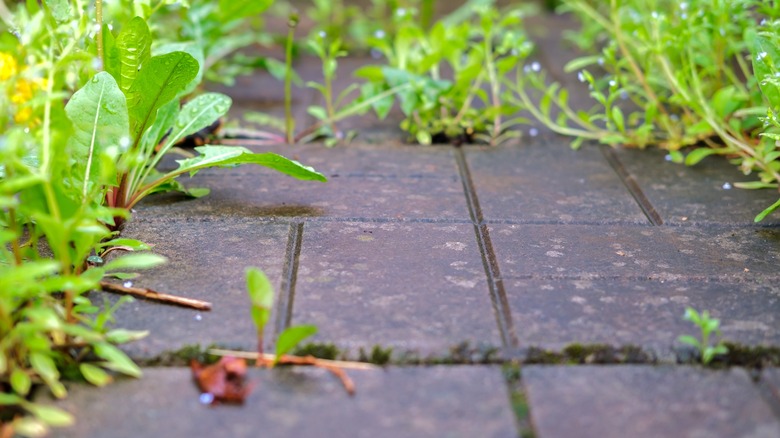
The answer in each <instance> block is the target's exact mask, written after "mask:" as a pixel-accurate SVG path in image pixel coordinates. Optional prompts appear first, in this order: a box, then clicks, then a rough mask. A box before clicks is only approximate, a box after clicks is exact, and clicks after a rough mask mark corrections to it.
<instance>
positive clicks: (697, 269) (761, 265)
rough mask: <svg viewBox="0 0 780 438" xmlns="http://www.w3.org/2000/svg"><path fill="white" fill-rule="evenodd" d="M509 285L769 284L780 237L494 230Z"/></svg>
mask: <svg viewBox="0 0 780 438" xmlns="http://www.w3.org/2000/svg"><path fill="white" fill-rule="evenodd" d="M490 234H491V238H492V240H493V246H494V248H495V251H496V254H497V258H498V261H499V265H500V269H501V275H502V276H503V277H505V278H532V277H533V278H566V279H596V278H623V279H658V280H682V279H696V280H718V281H728V282H734V281H756V282H763V281H768V280H767V278H775V277H776V275H777V260H780V245H778V242H779V241H780V230H778V229H776V228H727V227H718V228H692V227H690V228H689V227H649V226H648V227H636V226H616V225H614V226H613V225H610V226H588V225H570V226H565V227H562V226H555V225H492V226H491V227H490Z"/></svg>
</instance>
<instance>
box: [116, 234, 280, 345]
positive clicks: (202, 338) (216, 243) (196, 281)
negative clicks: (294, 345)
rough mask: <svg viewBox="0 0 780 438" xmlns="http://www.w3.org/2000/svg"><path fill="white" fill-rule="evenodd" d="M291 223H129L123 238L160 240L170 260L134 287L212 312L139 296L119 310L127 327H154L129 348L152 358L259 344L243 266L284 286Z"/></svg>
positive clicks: (159, 248)
mask: <svg viewBox="0 0 780 438" xmlns="http://www.w3.org/2000/svg"><path fill="white" fill-rule="evenodd" d="M288 235H289V226H287V225H270V224H257V223H251V222H245V223H242V222H225V221H222V222H199V223H183V222H176V221H169V222H161V223H146V222H138V221H134V222H130V223H129V224H128V225H127V227H126V229H125V232H124V234H123V236H124V237H128V238H134V239H139V240H142V241H144V242H146V243H147V244H150V245H154V252H155V253H157V254H160V255H163V256H165V257H167V258H168V263H166V264H165V265H162V266H160V267H157V268H154V269H151V270H148V271H143V273H142V276H141V277H140V278H138V279H135V280H132V283H133V286H136V287H146V288H150V289H153V290H155V291H158V292H164V293H170V294H174V295H181V296H185V297H188V298H196V299H201V300H205V301H209V302H211V303H212V304H213V309H212V310H211V311H196V310H191V309H186V308H182V307H176V306H171V305H165V304H160V303H156V302H152V301H147V300H141V299H136V300H135V301H134V302H133V303H129V304H124V305H122V306H121V307H120V308H119V310H118V311H117V312H116V319H117V320H118V321H120V322H121V325H120V326H121V327H122V328H126V329H131V330H149V332H150V334H149V336H147V337H146V338H144V339H142V340H140V341H138V342H133V343H130V344H126V345H124V346H123V348H124V349H125V350H126V351H127V352H128V353H130V354H131V355H132V356H133V357H135V358H153V357H155V356H157V355H159V354H160V353H161V352H167V351H175V350H179V349H180V348H182V347H184V346H186V345H192V344H199V345H201V346H203V347H205V346H207V345H209V344H212V343H218V344H223V345H229V346H240V347H243V348H249V349H251V348H254V347H255V345H256V338H255V333H256V332H255V329H254V326H253V325H252V319H251V317H250V315H249V299H248V297H247V292H246V280H245V275H244V271H245V269H246V267H248V266H255V267H258V268H260V269H262V270H263V271H264V272H265V273H266V274H267V275H268V277H269V279H270V280H271V282H272V284H273V285H274V287H275V288H276V290H277V293H278V290H279V286H280V284H281V277H282V270H283V267H284V260H285V249H286V247H287V239H288Z"/></svg>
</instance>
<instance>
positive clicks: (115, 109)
mask: <svg viewBox="0 0 780 438" xmlns="http://www.w3.org/2000/svg"><path fill="white" fill-rule="evenodd" d="M65 112H66V113H67V115H68V118H69V119H70V121H71V122H72V123H73V135H72V136H71V138H70V141H69V144H68V146H69V148H70V150H71V151H72V152H73V158H74V159H75V162H76V168H77V169H78V173H79V174H80V175H83V179H82V181H84V192H86V190H87V185H88V184H89V183H93V184H94V183H99V177H100V176H101V175H103V172H102V171H101V165H102V164H103V160H102V159H101V157H102V156H103V154H105V153H106V151H107V150H108V148H109V147H112V146H113V147H117V148H118V146H119V145H120V143H121V142H122V141H123V139H125V140H124V141H127V142H129V138H128V135H129V131H130V125H129V121H128V114H127V102H126V100H125V95H124V94H123V93H122V90H120V89H119V86H118V85H117V83H116V81H115V80H114V78H113V77H112V76H111V75H110V74H108V73H107V72H100V73H98V74H97V75H95V77H93V78H92V80H90V81H88V82H87V84H86V85H85V86H84V87H83V88H82V89H80V90H79V91H77V92H76V93H74V94H73V97H71V99H70V101H68V104H67V105H66V106H65ZM116 152H118V149H116ZM114 173H115V172H114ZM114 179H115V178H114ZM84 195H86V193H84Z"/></svg>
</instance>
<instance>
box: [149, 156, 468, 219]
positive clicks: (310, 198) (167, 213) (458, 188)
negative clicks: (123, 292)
mask: <svg viewBox="0 0 780 438" xmlns="http://www.w3.org/2000/svg"><path fill="white" fill-rule="evenodd" d="M270 150H271V151H274V152H282V153H285V155H287V156H289V157H291V158H295V159H299V160H300V161H301V162H303V163H305V164H306V165H310V166H313V167H314V168H316V169H317V170H319V171H320V172H322V173H323V174H325V175H326V176H327V177H328V178H329V182H327V183H325V184H323V183H319V182H311V181H298V180H296V179H293V178H290V177H287V176H285V175H281V174H279V173H278V172H274V171H271V170H269V169H265V168H261V167H258V166H242V167H239V168H234V169H215V170H208V171H203V172H201V173H199V174H198V175H196V176H195V177H194V178H193V179H191V180H188V179H186V178H185V179H183V180H182V182H183V183H184V184H185V185H188V186H195V187H208V188H210V189H211V190H212V192H211V194H209V195H208V196H206V197H203V198H200V199H194V200H192V199H185V198H183V197H182V196H179V195H167V196H158V197H156V198H153V197H150V198H149V199H147V200H146V201H144V202H143V203H142V206H143V208H142V209H139V215H140V216H142V217H171V216H173V217H189V218H192V217H201V218H202V217H214V216H218V217H225V216H232V217H240V218H260V217H265V218H272V217H273V218H279V217H282V218H289V217H324V218H348V219H355V218H359V219H385V220H391V219H392V220H402V219H428V220H439V221H461V222H463V221H470V216H469V212H468V207H467V204H466V198H465V196H464V193H463V184H462V182H461V179H460V177H459V174H458V169H457V165H456V163H455V159H454V157H453V150H452V149H451V148H441V147H439V148H436V147H428V148H412V147H400V148H392V149H388V148H379V147H370V146H364V147H360V146H349V147H341V148H337V149H335V150H334V149H325V148H324V147H322V146H321V145H312V146H306V147H295V148H284V147H282V146H278V147H276V148H271V149H270ZM258 151H259V150H258Z"/></svg>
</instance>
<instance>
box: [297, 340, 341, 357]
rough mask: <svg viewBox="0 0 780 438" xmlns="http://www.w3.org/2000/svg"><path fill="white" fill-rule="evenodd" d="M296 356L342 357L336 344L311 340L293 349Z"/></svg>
mask: <svg viewBox="0 0 780 438" xmlns="http://www.w3.org/2000/svg"><path fill="white" fill-rule="evenodd" d="M293 354H294V355H296V356H314V357H316V358H317V359H327V360H338V359H339V358H341V357H342V353H341V350H339V347H337V346H336V345H335V344H330V343H317V342H310V343H308V344H305V345H301V346H299V347H297V348H295V350H294V351H293Z"/></svg>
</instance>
